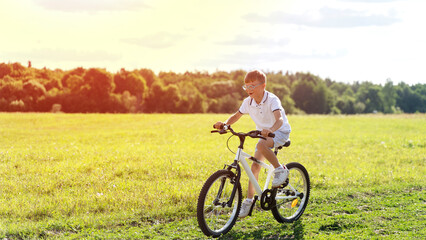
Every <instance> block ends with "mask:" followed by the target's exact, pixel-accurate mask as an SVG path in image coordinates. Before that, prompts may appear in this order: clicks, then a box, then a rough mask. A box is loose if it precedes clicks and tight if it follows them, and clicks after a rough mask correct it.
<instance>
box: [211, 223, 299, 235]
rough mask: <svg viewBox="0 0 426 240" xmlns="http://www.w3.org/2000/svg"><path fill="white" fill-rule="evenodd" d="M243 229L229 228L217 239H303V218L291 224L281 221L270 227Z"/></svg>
mask: <svg viewBox="0 0 426 240" xmlns="http://www.w3.org/2000/svg"><path fill="white" fill-rule="evenodd" d="M252 227H253V228H252V229H253V230H251V229H250V227H248V228H246V230H245V231H242V232H240V231H238V230H231V231H230V232H228V233H227V234H225V235H224V236H221V237H219V238H218V239H304V227H303V220H302V219H300V220H298V221H296V222H294V223H293V224H290V223H282V224H276V225H274V226H270V227H265V228H261V227H256V226H252Z"/></svg>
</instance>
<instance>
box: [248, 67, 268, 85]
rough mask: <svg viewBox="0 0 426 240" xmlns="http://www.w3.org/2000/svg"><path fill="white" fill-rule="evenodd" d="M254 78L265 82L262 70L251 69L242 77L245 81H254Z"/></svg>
mask: <svg viewBox="0 0 426 240" xmlns="http://www.w3.org/2000/svg"><path fill="white" fill-rule="evenodd" d="M256 80H259V82H261V83H266V75H265V74H264V73H263V72H262V71H259V70H253V71H251V72H248V73H247V74H246V77H245V78H244V82H245V83H250V82H255V81H256Z"/></svg>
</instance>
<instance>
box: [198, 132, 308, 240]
mask: <svg viewBox="0 0 426 240" xmlns="http://www.w3.org/2000/svg"><path fill="white" fill-rule="evenodd" d="M228 131H229V132H231V133H232V135H231V136H230V137H229V138H228V142H229V139H230V138H231V137H233V136H238V138H239V140H240V145H239V146H238V150H237V152H236V153H235V160H234V162H233V163H232V164H230V165H228V164H225V166H224V167H223V169H221V170H218V171H216V172H215V173H213V174H212V175H211V176H210V177H209V178H208V179H207V181H206V182H205V183H204V185H203V187H202V189H201V191H200V195H199V197H198V203H197V221H198V225H199V227H200V228H201V230H202V232H203V233H204V234H205V235H206V236H212V237H219V236H220V235H223V234H226V233H227V232H228V231H229V230H231V228H232V227H233V226H234V224H235V222H236V220H237V218H238V214H239V212H240V208H241V202H242V190H241V183H240V179H241V168H240V164H241V165H242V166H243V169H244V171H245V172H246V174H247V176H248V178H249V180H250V181H251V183H252V184H253V186H254V188H255V191H256V194H257V195H255V196H254V202H253V204H252V207H251V209H250V212H249V216H251V214H252V211H253V207H254V206H255V204H256V201H257V200H258V199H259V197H258V196H260V206H261V208H262V209H263V210H271V212H272V214H273V216H274V218H275V219H276V220H277V221H278V222H280V223H291V222H294V221H296V220H297V219H299V218H300V217H301V216H302V214H303V212H304V211H305V208H306V206H307V204H308V200H309V193H310V180H309V174H308V171H307V170H306V168H305V167H304V166H303V165H302V164H300V163H297V162H292V163H288V164H286V166H287V168H288V169H289V177H288V179H287V180H286V182H285V183H284V184H282V185H281V186H279V187H278V188H272V189H269V188H268V186H269V183H270V182H271V178H272V174H273V172H274V167H273V166H272V165H268V164H266V163H264V162H262V161H259V160H257V159H255V158H254V157H253V156H251V155H249V154H247V153H245V152H244V151H243V147H244V142H245V139H246V137H251V138H262V139H265V138H264V137H263V136H261V135H260V131H258V130H254V131H250V132H248V133H237V132H235V131H234V130H233V129H232V128H231V126H230V125H224V127H223V128H222V129H221V130H213V131H211V133H220V134H225V133H228ZM274 136H275V134H273V133H270V135H269V137H274ZM227 145H228V143H227ZM288 146H290V140H288V141H287V142H286V143H285V144H284V145H282V146H279V147H277V148H275V149H274V153H275V155H277V154H278V151H279V150H281V149H282V148H283V147H288ZM228 149H229V145H228ZM229 150H230V149H229ZM230 151H231V150H230ZM231 152H232V151H231ZM246 158H247V159H249V160H251V161H253V162H256V163H257V164H259V165H260V166H262V167H263V168H265V169H267V170H268V174H267V177H266V182H265V186H264V188H263V190H262V189H261V188H260V185H259V183H258V181H257V180H256V178H255V176H254V174H253V172H252V171H251V168H250V166H249V165H248V163H247V160H246Z"/></svg>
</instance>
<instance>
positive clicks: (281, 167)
mask: <svg viewBox="0 0 426 240" xmlns="http://www.w3.org/2000/svg"><path fill="white" fill-rule="evenodd" d="M275 169H285V168H284V166H283V165H280V166H279V167H277V168H275Z"/></svg>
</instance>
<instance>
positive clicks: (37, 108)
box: [0, 62, 426, 114]
mask: <svg viewBox="0 0 426 240" xmlns="http://www.w3.org/2000/svg"><path fill="white" fill-rule="evenodd" d="M245 74H246V72H245V71H243V70H235V71H231V72H225V71H216V72H214V73H211V74H210V73H207V72H185V73H174V72H160V73H159V74H158V75H157V74H155V73H154V72H153V71H152V70H150V69H145V68H142V69H136V70H132V71H129V70H125V69H121V70H120V71H118V72H116V73H110V72H108V71H106V70H105V69H100V68H89V69H85V68H82V67H78V68H75V69H72V70H69V71H64V70H61V69H55V70H50V69H47V68H42V69H37V68H32V67H31V63H30V62H29V64H28V66H27V67H25V66H23V65H21V64H20V63H0V111H1V112H16V111H19V112H50V111H52V110H53V111H59V110H60V111H62V112H67V113H231V112H235V111H236V110H237V109H238V107H239V105H240V104H241V101H242V100H243V99H244V98H245V97H246V96H247V94H246V93H245V91H244V90H243V89H242V88H241V86H242V85H243V83H244V76H245ZM266 75H267V79H268V80H267V81H268V83H267V90H268V91H271V92H273V93H274V94H275V95H277V96H278V97H279V98H280V99H281V102H282V105H283V107H284V109H285V110H286V112H287V113H290V114H301V113H307V114H311V113H315V114H359V113H374V112H383V113H415V112H421V113H425V112H426V84H415V85H408V84H406V83H404V82H400V83H398V84H394V83H393V82H392V81H391V80H387V82H386V84H384V85H380V84H373V83H371V82H368V81H365V82H354V83H351V84H350V83H341V82H336V81H332V80H330V79H328V78H326V79H322V78H320V77H318V76H316V75H313V74H311V73H299V72H297V73H294V74H293V73H288V72H286V73H283V72H267V73H266Z"/></svg>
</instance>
